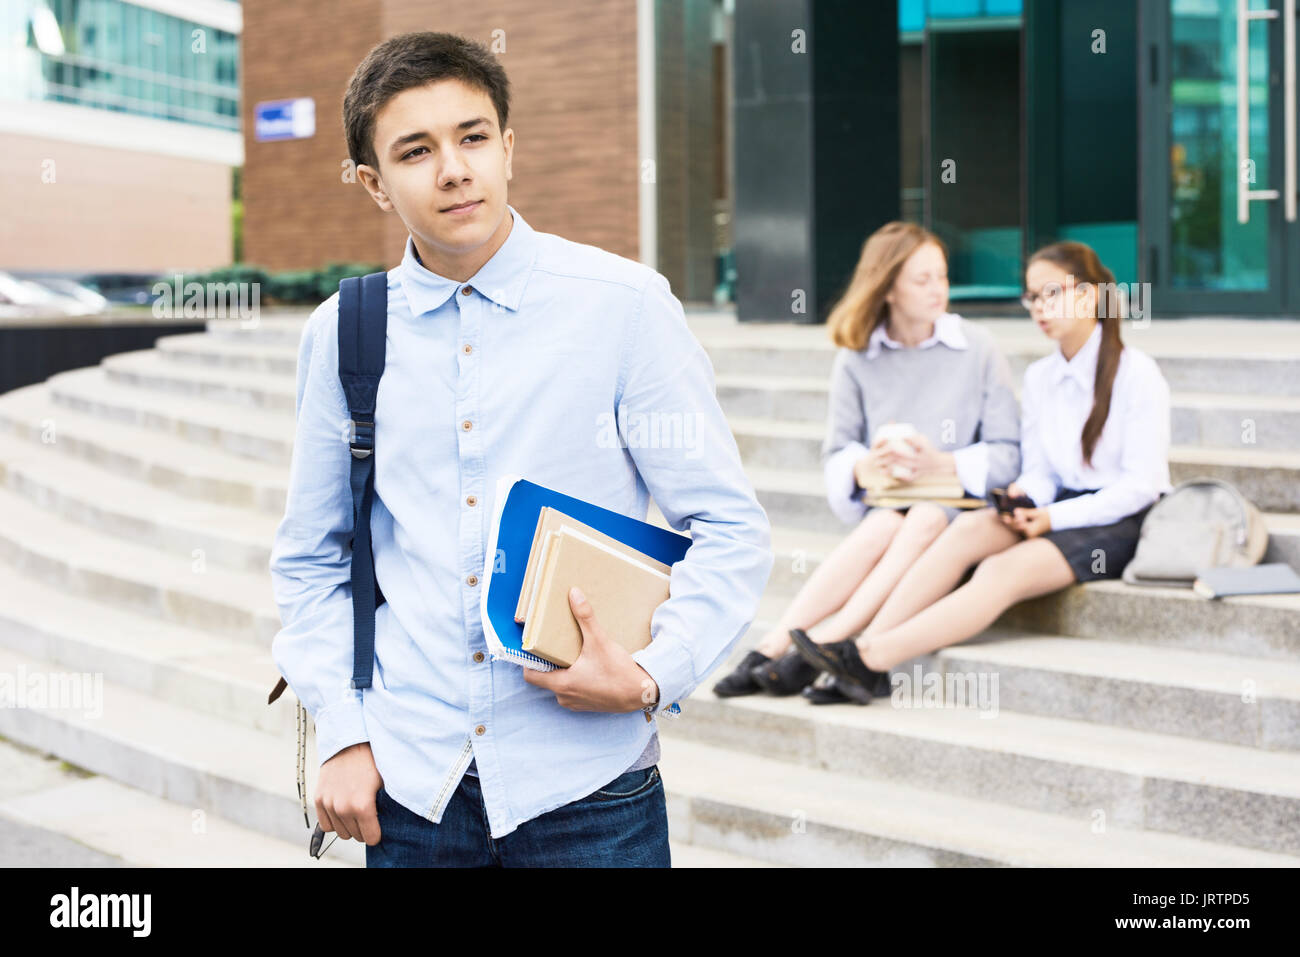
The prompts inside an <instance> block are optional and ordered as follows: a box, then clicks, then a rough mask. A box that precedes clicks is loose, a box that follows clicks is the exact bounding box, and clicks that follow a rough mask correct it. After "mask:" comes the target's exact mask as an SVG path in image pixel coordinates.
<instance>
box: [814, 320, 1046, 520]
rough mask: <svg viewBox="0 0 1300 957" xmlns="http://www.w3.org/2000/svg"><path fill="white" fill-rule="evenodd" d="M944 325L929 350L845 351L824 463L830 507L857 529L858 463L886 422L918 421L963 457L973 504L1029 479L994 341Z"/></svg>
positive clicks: (834, 376)
mask: <svg viewBox="0 0 1300 957" xmlns="http://www.w3.org/2000/svg"><path fill="white" fill-rule="evenodd" d="M935 325H936V334H935V336H932V337H931V338H930V339H929V340H927V342H926V343H923V344H922V345H920V346H916V347H912V348H906V347H894V346H891V345H890V344H889V343H887V342H885V343H882V342H879V341H877V342H876V344H875V345H876V348H872V344H871V343H870V342H869V343H868V347H867V348H864V349H861V350H853V349H847V348H840V349H838V350H836V353H835V362H834V366H833V368H832V370H831V385H830V409H829V412H830V416H829V422H828V424H827V430H826V439H825V441H823V442H822V448H821V461H822V469H823V472H824V474H825V479H826V497H827V501H828V502H829V503H830V507H831V511H832V512H834V513H835V514H836V515H837V516H838V517H839V518H840V520H841V521H844V522H846V523H856V522H858V521H859V520H861V518H862V517H863V515H865V514H866V512H867V506H866V505H865V504H863V503H862V502H860V501H858V500H857V498H856V494H855V493H856V491H857V485H856V482H855V481H854V476H853V465H854V463H855V462H857V460H858V459H859V458H861V457H862V456H864V455H866V454H867V450H868V447H869V446H870V443H871V437H872V435H873V434H874V432H875V430H876V428H877V427H879V426H881V425H884V424H885V423H887V422H910V423H911V424H912V425H914V426H915V427H916V429H917V430H918V431H919V432H921V433H922V434H923V435H925V436H926V437H927V438H929V440H930V441H931V442H932V443H933V444H934V446H935V448H937V449H940V450H941V451H944V452H952V453H954V455H955V457H956V460H957V470H958V476H959V477H960V479H961V483H962V486H963V487H964V488H965V489H966V491H967V492H968V493H970V494H972V495H974V496H977V497H983V496H984V494H985V492H986V491H987V490H988V489H990V488H997V487H999V486H1005V485H1007V484H1009V483H1010V482H1013V481H1014V480H1015V478H1016V476H1017V475H1019V474H1020V409H1019V405H1018V403H1017V402H1016V395H1015V391H1014V388H1013V385H1012V379H1011V367H1010V366H1009V365H1008V363H1007V360H1006V357H1005V356H1003V355H1002V353H1001V352H1000V351H999V350H998V348H997V344H996V343H995V341H994V339H993V334H992V333H990V332H989V331H988V330H987V329H984V328H982V327H981V326H978V325H976V324H974V323H972V322H968V321H966V320H965V319H961V318H960V317H958V316H955V315H953V314H951V313H948V314H945V315H944V316H943V317H941V318H940V319H939V320H937V321H936V323H935ZM882 332H883V330H878V332H877V334H876V336H874V337H873V339H877V340H879V339H882V338H884V337H883V335H882ZM869 355H870V356H872V357H871V358H868V356H869ZM947 511H948V513H949V517H950V518H951V517H952V515H954V514H956V510H955V509H948V510H947Z"/></svg>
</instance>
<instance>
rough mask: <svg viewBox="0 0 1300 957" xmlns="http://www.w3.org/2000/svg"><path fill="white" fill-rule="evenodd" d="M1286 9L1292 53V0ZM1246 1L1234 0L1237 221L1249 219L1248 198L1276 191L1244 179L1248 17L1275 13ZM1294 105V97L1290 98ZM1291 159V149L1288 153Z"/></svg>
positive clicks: (1268, 16)
mask: <svg viewBox="0 0 1300 957" xmlns="http://www.w3.org/2000/svg"><path fill="white" fill-rule="evenodd" d="M1284 3H1285V4H1286V6H1287V9H1288V11H1289V12H1290V13H1291V25H1292V28H1293V30H1292V52H1293V53H1294V45H1295V44H1294V26H1295V22H1294V16H1295V11H1294V6H1293V3H1294V0H1284ZM1249 5H1250V0H1237V222H1239V223H1248V222H1250V201H1251V200H1252V199H1277V198H1278V195H1279V194H1278V191H1277V190H1275V189H1251V188H1250V184H1248V183H1247V182H1246V181H1245V172H1246V164H1247V163H1248V162H1250V58H1249V56H1248V55H1247V54H1248V53H1249V52H1250V22H1251V21H1252V20H1276V19H1277V17H1278V12H1277V11H1276V10H1251V9H1249ZM1290 66H1291V67H1292V69H1293V70H1294V67H1295V57H1294V56H1292V57H1291V58H1290ZM1289 89H1290V93H1291V96H1292V97H1294V95H1295V82H1294V73H1293V74H1292V83H1291V86H1290V88H1289ZM1293 104H1294V100H1293ZM1288 117H1289V121H1290V122H1291V123H1292V125H1294V123H1295V110H1294V109H1291V110H1290V111H1289V112H1288ZM1287 143H1288V149H1290V150H1294V148H1295V137H1294V136H1292V137H1291V138H1289V139H1288V141H1287ZM1288 155H1290V156H1291V157H1292V158H1293V159H1294V152H1292V153H1290V154H1288ZM1287 175H1288V176H1291V177H1294V175H1295V169H1294V163H1293V164H1292V165H1291V166H1290V167H1288V170H1287ZM1291 196H1292V200H1291V202H1292V207H1294V203H1295V199H1294V190H1292V192H1291Z"/></svg>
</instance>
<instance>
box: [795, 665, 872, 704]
mask: <svg viewBox="0 0 1300 957" xmlns="http://www.w3.org/2000/svg"><path fill="white" fill-rule="evenodd" d="M800 693H801V694H802V695H803V696H804V697H805V698H807V699H808V701H809V702H810V703H811V704H847V703H852V704H871V697H872V696H871V695H869V694H867V693H866V692H865V691H863V690H862V689H861V688H859V687H858V686H857V685H854V684H849V683H847V682H843V681H840V679H839V678H836V677H835V676H834V675H832V674H830V673H829V672H826V671H823V672H822V673H821V674H819V675H818V676H817V680H815V681H814V682H813V683H812V684H810V685H808V686H807V687H806V688H804V689H803V691H802V692H800Z"/></svg>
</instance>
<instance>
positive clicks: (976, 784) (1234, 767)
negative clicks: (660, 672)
mask: <svg viewBox="0 0 1300 957" xmlns="http://www.w3.org/2000/svg"><path fill="white" fill-rule="evenodd" d="M880 703H881V704H884V705H885V706H877V705H876V704H874V703H873V705H872V706H871V707H856V706H848V705H843V706H822V707H817V706H813V705H809V704H808V703H807V702H805V701H803V700H802V698H800V697H799V696H794V697H790V698H772V697H770V696H766V695H756V696H750V697H742V698H732V699H727V700H725V701H724V700H719V699H717V698H715V697H714V696H713V695H712V694H711V692H709V691H707V690H705V689H697V691H696V693H695V694H693V695H691V697H690V698H689V699H688V700H687V701H684V702H682V714H681V715H680V716H679V717H678V718H677V719H676V720H674V721H672V722H668V721H665V722H662V723H661V727H662V728H663V729H664V731H665V734H666V735H668V736H669V738H671V739H672V740H670V741H669V742H668V743H667V744H666V745H665V748H664V751H665V753H671V751H672V748H673V747H674V746H675V744H676V739H677V738H679V737H685V738H690V739H691V740H693V741H699V742H702V743H705V744H710V745H713V746H715V747H720V748H726V749H728V750H731V751H741V752H747V753H751V754H755V755H761V756H763V757H765V758H769V759H777V760H780V761H782V762H786V763H789V764H795V765H802V766H806V767H813V768H820V769H825V770H829V771H834V772H838V773H841V774H844V775H860V776H863V777H868V778H873V779H879V778H884V779H887V780H893V781H897V782H899V783H901V784H905V785H908V786H910V787H915V788H923V789H926V790H932V791H938V792H940V793H944V794H952V795H956V796H960V797H968V798H975V799H979V800H985V801H997V802H999V803H1002V804H1007V805H1011V806H1013V807H1019V808H1024V809H1026V810H1035V811H1042V812H1046V813H1050V814H1058V815H1062V816H1065V817H1073V818H1077V819H1079V820H1080V821H1081V822H1086V821H1088V820H1089V819H1090V817H1092V816H1093V815H1096V814H1097V813H1098V812H1101V813H1102V814H1103V815H1104V817H1105V820H1106V821H1107V823H1108V824H1109V825H1110V826H1116V827H1124V828H1130V829H1134V830H1146V831H1156V832H1165V833H1171V834H1178V835H1182V836H1185V837H1198V838H1200V839H1203V840H1208V841H1213V842H1216V843H1224V844H1232V845H1237V846H1240V847H1251V848H1256V849H1259V850H1268V851H1275V852H1280V853H1284V854H1287V855H1292V856H1296V855H1300V754H1296V753H1294V752H1270V751H1262V750H1260V749H1257V748H1249V747H1240V746H1236V745H1229V744H1221V743H1216V742H1208V741H1199V740H1194V739H1189V738H1183V737H1176V736H1174V735H1168V734H1159V733H1154V732H1149V731H1137V730H1132V729H1128V728H1121V727H1116V726H1110V725H1100V724H1090V723H1087V722H1082V721H1076V720H1068V719H1060V718H1047V717H1041V716H1037V715H1028V714H1021V713H1016V712H1011V711H998V712H997V713H996V715H993V714H989V713H987V712H986V713H984V714H981V710H980V709H976V708H964V709H963V708H943V707H889V706H888V705H887V702H885V699H881V702H880ZM789 773H790V775H791V776H792V777H794V776H796V775H797V774H799V773H800V772H789ZM1295 863H1300V858H1298V859H1297V860H1296V861H1295Z"/></svg>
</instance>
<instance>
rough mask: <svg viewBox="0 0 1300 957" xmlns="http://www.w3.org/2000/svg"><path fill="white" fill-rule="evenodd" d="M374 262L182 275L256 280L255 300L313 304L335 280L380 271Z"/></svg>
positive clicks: (244, 267)
mask: <svg viewBox="0 0 1300 957" xmlns="http://www.w3.org/2000/svg"><path fill="white" fill-rule="evenodd" d="M383 269H384V267H383V266H382V265H379V264H377V263H340V262H334V263H326V264H325V265H324V266H321V267H319V268H317V269H289V270H282V271H280V272H271V271H269V270H267V269H264V268H262V267H261V266H254V265H251V264H249V263H235V264H234V265H231V266H224V267H222V268H220V269H213V270H212V271H210V272H207V273H204V274H202V275H200V276H186V277H185V278H186V281H187V282H190V281H197V282H201V283H205V284H206V283H210V282H212V283H230V282H236V283H254V282H255V283H258V284H259V286H260V287H261V288H260V290H259V300H260V301H261V302H262V303H266V304H280V305H294V306H315V305H319V304H320V303H321V302H323V301H324V300H326V299H328V298H329V297H330V296H332V295H334V293H336V292H337V291H338V288H339V280H340V279H344V278H346V277H348V276H364V275H367V274H368V273H372V272H381V271H383Z"/></svg>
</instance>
